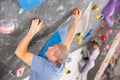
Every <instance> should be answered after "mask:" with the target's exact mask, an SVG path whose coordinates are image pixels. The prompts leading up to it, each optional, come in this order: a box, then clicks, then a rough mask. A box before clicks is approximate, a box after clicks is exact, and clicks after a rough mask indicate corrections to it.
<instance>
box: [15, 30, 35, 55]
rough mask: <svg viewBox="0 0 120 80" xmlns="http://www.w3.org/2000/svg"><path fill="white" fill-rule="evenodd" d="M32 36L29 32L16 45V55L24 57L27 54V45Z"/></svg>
mask: <svg viewBox="0 0 120 80" xmlns="http://www.w3.org/2000/svg"><path fill="white" fill-rule="evenodd" d="M33 36H34V34H33V33H31V32H30V31H29V32H28V33H27V34H26V36H25V37H24V38H23V39H22V40H21V41H20V43H19V44H18V47H17V49H16V51H15V53H16V54H18V55H24V54H25V53H26V52H27V48H28V45H29V43H30V41H31V39H32V38H33Z"/></svg>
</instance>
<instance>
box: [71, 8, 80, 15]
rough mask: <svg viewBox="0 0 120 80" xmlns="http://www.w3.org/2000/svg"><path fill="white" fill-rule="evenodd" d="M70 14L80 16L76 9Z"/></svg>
mask: <svg viewBox="0 0 120 80" xmlns="http://www.w3.org/2000/svg"><path fill="white" fill-rule="evenodd" d="M72 14H74V15H76V14H80V10H78V9H74V10H73V11H72Z"/></svg>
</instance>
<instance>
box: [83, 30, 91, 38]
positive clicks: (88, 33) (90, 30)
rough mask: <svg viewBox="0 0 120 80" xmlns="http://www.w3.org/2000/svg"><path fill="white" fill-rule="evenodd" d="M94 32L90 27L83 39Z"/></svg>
mask: <svg viewBox="0 0 120 80" xmlns="http://www.w3.org/2000/svg"><path fill="white" fill-rule="evenodd" d="M92 33H93V30H92V29H90V30H89V32H88V33H87V34H86V35H85V36H84V37H83V40H86V39H88V38H89V37H90V36H91V35H92Z"/></svg>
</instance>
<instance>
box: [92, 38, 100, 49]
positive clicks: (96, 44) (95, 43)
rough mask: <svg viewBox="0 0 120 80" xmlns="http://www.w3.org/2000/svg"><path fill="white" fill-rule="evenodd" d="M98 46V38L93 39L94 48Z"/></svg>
mask: <svg viewBox="0 0 120 80" xmlns="http://www.w3.org/2000/svg"><path fill="white" fill-rule="evenodd" d="M98 47H99V43H98V42H97V41H96V40H94V41H93V49H96V48H98Z"/></svg>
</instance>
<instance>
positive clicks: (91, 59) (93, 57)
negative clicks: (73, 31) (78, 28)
mask: <svg viewBox="0 0 120 80" xmlns="http://www.w3.org/2000/svg"><path fill="white" fill-rule="evenodd" d="M92 47H93V51H92V53H91V54H90V52H89V51H87V53H88V58H89V60H88V61H87V64H86V66H85V68H84V69H83V71H82V76H81V80H87V74H88V72H89V71H90V70H91V69H92V68H93V67H94V66H95V60H96V58H97V57H98V55H99V53H100V50H99V44H98V42H97V41H93V46H92Z"/></svg>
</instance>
